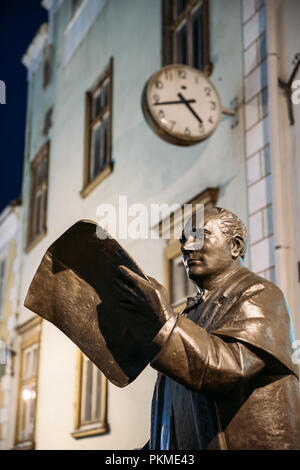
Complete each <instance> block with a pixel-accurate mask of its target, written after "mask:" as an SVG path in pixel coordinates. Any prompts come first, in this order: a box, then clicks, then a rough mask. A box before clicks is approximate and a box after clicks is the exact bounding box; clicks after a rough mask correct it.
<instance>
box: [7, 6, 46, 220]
mask: <svg viewBox="0 0 300 470" xmlns="http://www.w3.org/2000/svg"><path fill="white" fill-rule="evenodd" d="M40 3H41V0H1V2H0V80H3V81H4V82H5V84H6V104H5V105H1V104H0V212H1V211H2V210H3V209H4V208H5V206H6V205H7V204H8V203H9V202H10V201H11V200H12V199H15V198H16V197H19V196H20V195H21V185H22V171H23V157H24V136H25V113H26V96H27V79H26V68H25V67H24V65H23V64H22V63H21V58H22V56H23V54H24V53H25V51H26V49H27V47H28V46H29V44H30V42H31V41H32V39H33V37H34V35H35V33H36V31H37V30H38V28H39V26H40V25H41V24H42V23H43V22H45V21H47V11H46V10H45V9H44V8H43V7H41V6H40Z"/></svg>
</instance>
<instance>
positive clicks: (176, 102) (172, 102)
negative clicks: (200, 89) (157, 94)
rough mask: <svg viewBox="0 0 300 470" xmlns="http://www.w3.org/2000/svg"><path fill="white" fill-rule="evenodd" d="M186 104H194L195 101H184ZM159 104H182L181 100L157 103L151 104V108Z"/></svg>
mask: <svg viewBox="0 0 300 470" xmlns="http://www.w3.org/2000/svg"><path fill="white" fill-rule="evenodd" d="M186 102H187V103H196V100H186ZM161 104H184V101H183V100H180V101H157V102H156V103H153V106H159V105H161Z"/></svg>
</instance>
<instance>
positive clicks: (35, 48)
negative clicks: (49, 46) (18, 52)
mask: <svg viewBox="0 0 300 470" xmlns="http://www.w3.org/2000/svg"><path fill="white" fill-rule="evenodd" d="M47 39H48V23H43V24H42V25H41V26H40V28H39V29H38V31H37V33H36V35H35V37H34V38H33V40H32V41H31V43H30V45H29V46H28V48H27V50H26V52H25V54H24V55H23V57H22V64H23V65H25V67H26V68H27V69H30V68H31V67H32V66H33V65H34V64H35V62H36V61H37V62H38V57H39V55H40V52H41V51H42V49H43V47H44V44H45V42H46V40H47Z"/></svg>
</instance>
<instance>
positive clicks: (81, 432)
mask: <svg viewBox="0 0 300 470" xmlns="http://www.w3.org/2000/svg"><path fill="white" fill-rule="evenodd" d="M108 431H109V426H108V424H107V423H95V424H94V425H86V426H82V427H81V428H79V429H76V431H74V432H72V433H71V436H72V437H74V439H81V438H83V437H91V436H98V435H101V434H105V433H107V432H108Z"/></svg>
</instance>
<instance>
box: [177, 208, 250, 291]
mask: <svg viewBox="0 0 300 470" xmlns="http://www.w3.org/2000/svg"><path fill="white" fill-rule="evenodd" d="M194 219H196V218H195V216H192V217H191V219H190V220H189V221H188V222H187V224H186V226H185V228H184V230H183V232H182V237H181V240H180V243H181V251H182V254H183V258H184V263H185V266H186V270H187V273H188V276H189V277H190V279H192V280H193V281H194V282H196V283H197V281H198V280H199V281H201V279H203V278H205V277H214V276H215V275H216V276H219V275H220V274H222V273H223V272H224V274H225V273H226V272H228V271H230V270H231V269H232V268H234V267H237V266H238V265H240V258H242V259H244V256H245V253H246V248H247V230H246V227H245V225H244V224H243V222H242V221H241V220H240V219H239V218H238V217H237V216H236V215H235V214H232V213H231V212H229V211H228V210H226V209H223V208H221V207H214V208H212V209H206V210H205V211H204V221H203V220H202V221H201V226H197V223H198V224H199V222H197V219H196V220H195V222H194ZM199 233H201V234H203V243H202V244H200V247H199V243H195V241H196V240H195V239H196V238H198V237H199ZM200 238H201V235H200ZM201 245H202V246H201Z"/></svg>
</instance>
